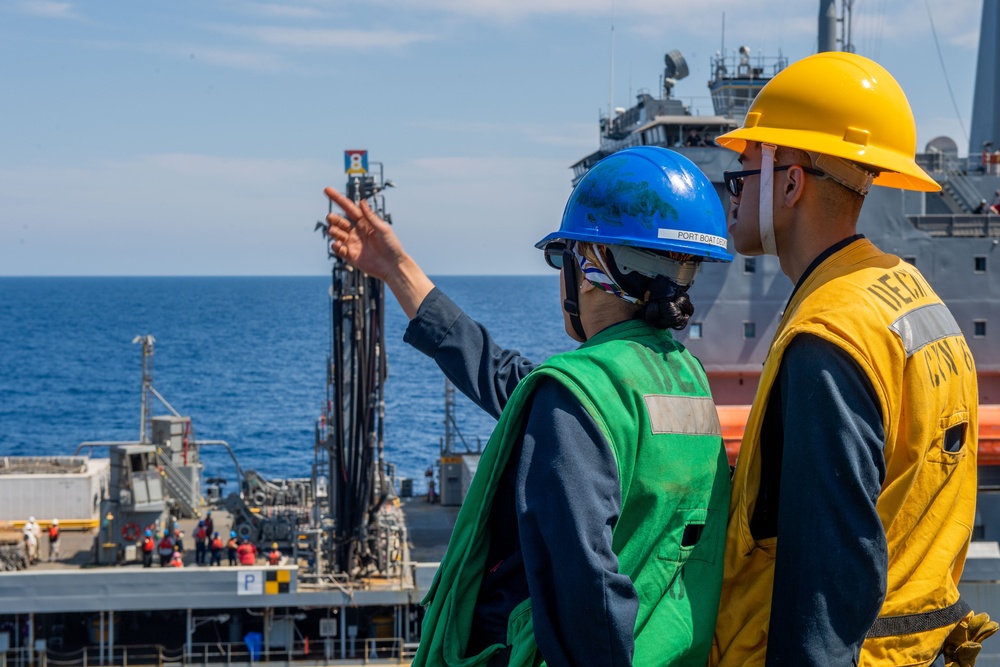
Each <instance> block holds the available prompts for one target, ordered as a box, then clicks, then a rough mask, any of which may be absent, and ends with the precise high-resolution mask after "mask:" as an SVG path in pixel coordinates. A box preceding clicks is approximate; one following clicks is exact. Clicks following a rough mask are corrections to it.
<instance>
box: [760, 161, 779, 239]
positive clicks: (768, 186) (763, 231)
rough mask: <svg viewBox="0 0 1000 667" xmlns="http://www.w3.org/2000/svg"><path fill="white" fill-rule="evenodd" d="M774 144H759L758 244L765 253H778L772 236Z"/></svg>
mask: <svg viewBox="0 0 1000 667" xmlns="http://www.w3.org/2000/svg"><path fill="white" fill-rule="evenodd" d="M775 150H777V146H775V145H774V144H761V145H760V151H761V157H760V211H759V215H758V216H757V222H758V224H759V225H760V246H761V248H763V250H764V254H765V255H775V256H777V254H778V243H777V241H776V240H775V238H774V151H775Z"/></svg>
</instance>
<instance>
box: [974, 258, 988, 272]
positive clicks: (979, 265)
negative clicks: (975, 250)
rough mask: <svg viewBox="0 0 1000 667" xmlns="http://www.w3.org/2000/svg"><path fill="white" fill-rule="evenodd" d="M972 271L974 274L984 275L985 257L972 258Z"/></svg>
mask: <svg viewBox="0 0 1000 667" xmlns="http://www.w3.org/2000/svg"><path fill="white" fill-rule="evenodd" d="M973 271H975V272H976V273H986V256H985V255H979V256H977V257H974V258H973Z"/></svg>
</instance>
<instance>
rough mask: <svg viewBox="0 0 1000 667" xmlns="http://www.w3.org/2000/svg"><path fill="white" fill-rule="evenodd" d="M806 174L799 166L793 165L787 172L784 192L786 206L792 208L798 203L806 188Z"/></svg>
mask: <svg viewBox="0 0 1000 667" xmlns="http://www.w3.org/2000/svg"><path fill="white" fill-rule="evenodd" d="M805 182H806V173H805V172H804V171H803V170H802V167H800V166H799V165H797V164H796V165H792V166H791V167H790V168H789V169H787V170H786V171H785V187H784V189H783V191H782V195H783V198H784V200H785V206H788V207H791V206H794V205H795V204H797V203H798V201H799V199H801V197H802V191H803V188H804V187H805Z"/></svg>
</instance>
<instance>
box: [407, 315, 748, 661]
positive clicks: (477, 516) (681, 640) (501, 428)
mask: <svg viewBox="0 0 1000 667" xmlns="http://www.w3.org/2000/svg"><path fill="white" fill-rule="evenodd" d="M543 378H550V379H552V380H555V381H557V382H559V383H560V384H562V385H563V386H564V387H566V388H567V389H569V390H570V391H571V392H572V393H573V395H574V396H575V397H576V398H577V399H578V400H579V401H580V403H581V404H582V405H583V407H584V408H585V409H586V410H587V412H588V413H589V414H590V415H591V417H593V419H594V421H595V423H596V424H597V425H598V427H599V428H600V429H601V432H602V433H603V435H604V437H605V439H606V440H607V442H608V443H609V444H610V445H611V449H612V452H613V454H614V457H615V461H616V462H617V466H618V478H619V481H620V484H621V497H622V506H621V513H620V515H619V518H618V521H617V522H616V524H615V526H614V530H613V537H612V548H613V550H614V552H615V554H616V555H617V556H618V568H619V572H622V573H624V574H627V575H628V576H629V578H630V579H631V580H632V583H633V585H634V586H635V589H636V592H637V594H638V597H639V611H638V615H637V617H636V622H635V656H634V662H635V664H636V665H642V666H643V667H646V666H650V665H698V666H699V667H701V666H703V665H704V664H705V662H706V660H707V657H708V652H709V649H710V647H711V642H712V631H713V628H714V627H715V619H716V615H717V612H718V604H719V594H720V589H721V585H722V553H723V551H722V550H723V541H724V538H725V532H726V515H727V508H728V503H729V467H728V464H727V461H726V457H725V450H724V449H723V445H722V435H721V428H720V425H719V418H718V414H717V412H716V410H715V404H714V403H713V402H712V398H711V393H710V391H709V387H708V380H707V379H706V377H705V372H704V370H703V369H702V367H701V364H700V363H699V362H698V360H697V359H695V358H694V357H693V356H691V354H690V353H688V352H687V350H685V348H684V347H683V346H682V345H680V344H679V343H677V342H675V341H674V340H673V338H672V337H671V335H670V333H669V332H667V331H661V330H657V329H655V328H653V327H651V326H650V325H648V324H646V323H644V322H640V321H638V320H628V321H626V322H622V323H619V324H617V325H615V326H612V327H609V328H608V329H605V330H604V331H602V332H601V333H599V334H597V335H596V336H594V337H593V338H591V339H590V340H588V341H587V342H586V343H584V344H583V345H581V346H580V347H579V348H578V349H576V350H574V351H571V352H566V353H564V354H559V355H556V356H554V357H552V358H551V359H549V360H548V361H547V362H545V363H544V364H542V365H541V366H538V367H537V368H536V369H535V370H533V371H532V372H531V373H530V374H529V375H528V376H527V377H525V378H524V379H523V380H522V381H521V383H520V384H518V386H517V387H516V388H515V390H514V391H513V393H512V394H511V396H510V400H509V401H508V403H507V406H506V407H505V408H504V411H503V414H501V415H500V420H499V422H498V424H497V427H496V429H495V430H494V431H493V434H492V436H491V437H490V441H489V443H488V444H487V446H486V448H485V449H484V451H483V454H482V458H481V459H480V462H479V466H478V469H477V472H476V475H475V477H474V478H473V480H472V484H471V485H470V487H469V492H468V495H467V496H466V498H465V502H464V503H463V504H462V507H461V510H460V511H459V514H458V518H457V521H456V524H455V529H454V532H453V533H452V536H451V540H450V542H449V543H448V551H447V553H446V554H445V557H444V559H443V560H442V562H441V565H440V567H439V568H438V571H437V574H436V575H435V578H434V582H433V583H432V584H431V587H430V590H429V591H428V593H427V597H426V599H425V603H426V604H427V610H426V614H425V616H424V621H423V629H422V632H421V641H420V647H419V649H418V651H417V655H416V657H415V658H414V660H413V665H414V666H417V667H422V666H433V667H439V666H440V667H445V666H447V667H477V666H481V665H485V664H486V663H487V662H488V661H489V659H490V657H491V656H493V655H494V654H495V653H497V652H499V651H501V650H502V649H503V648H504V647H503V646H501V645H500V644H496V645H494V646H491V647H489V648H487V649H486V650H484V651H483V652H482V653H480V654H478V655H474V656H468V657H466V656H465V648H466V645H467V642H468V638H469V634H470V628H471V624H472V612H473V608H474V606H475V604H476V598H477V596H478V593H479V585H480V581H481V580H482V577H483V574H484V571H485V568H486V562H485V561H486V555H487V550H488V548H489V537H488V532H487V521H488V518H489V515H490V507H491V505H492V502H493V496H494V493H495V491H496V488H497V485H498V484H499V481H500V477H501V474H502V473H503V470H504V468H505V466H506V465H507V461H508V459H509V457H510V453H511V451H512V449H513V446H514V444H515V442H516V441H517V438H518V437H519V434H520V432H521V427H522V422H523V420H524V418H525V410H524V409H523V408H524V405H525V402H526V401H527V400H528V399H529V398H530V396H531V394H532V392H533V391H534V388H535V385H536V384H537V383H538V382H539V381H541V380H542V379H543ZM507 641H508V644H509V645H510V646H511V654H510V663H509V664H510V665H511V666H512V667H513V666H521V665H525V666H527V665H541V664H544V663H543V661H542V657H541V656H540V655H539V652H538V647H537V644H536V643H535V638H534V634H533V628H532V617H531V600H530V599H528V600H525V601H524V602H522V603H521V604H520V605H519V606H518V607H517V608H515V609H514V611H513V612H512V613H511V616H510V618H509V620H508V628H507Z"/></svg>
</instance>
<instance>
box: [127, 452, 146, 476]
mask: <svg viewBox="0 0 1000 667" xmlns="http://www.w3.org/2000/svg"><path fill="white" fill-rule="evenodd" d="M128 459H129V467H130V468H131V469H132V472H142V471H144V470H145V469H146V460H145V458H144V457H143V455H142V454H130V455H129V457H128Z"/></svg>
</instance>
